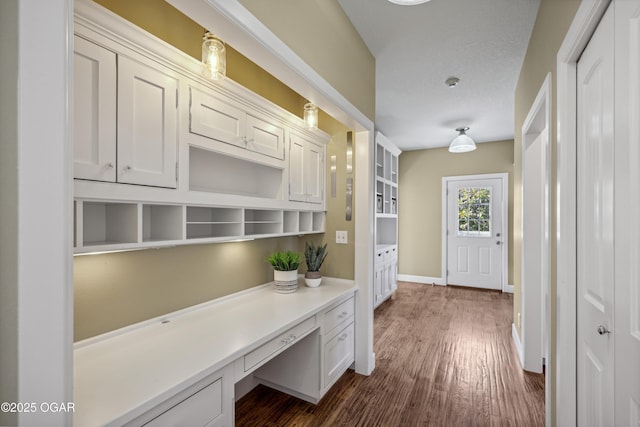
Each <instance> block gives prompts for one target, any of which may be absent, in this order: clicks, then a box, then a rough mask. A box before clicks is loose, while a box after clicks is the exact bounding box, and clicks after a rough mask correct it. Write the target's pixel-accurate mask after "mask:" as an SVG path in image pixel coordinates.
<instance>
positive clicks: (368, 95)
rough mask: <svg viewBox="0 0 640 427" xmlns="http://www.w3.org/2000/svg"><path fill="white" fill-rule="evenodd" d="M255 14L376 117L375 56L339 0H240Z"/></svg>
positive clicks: (333, 83)
mask: <svg viewBox="0 0 640 427" xmlns="http://www.w3.org/2000/svg"><path fill="white" fill-rule="evenodd" d="M240 3H242V5H243V6H245V7H246V8H247V9H248V10H249V11H250V12H251V13H252V14H253V15H254V16H256V17H257V18H258V19H259V20H260V21H261V22H262V23H264V24H265V25H266V26H267V27H268V28H269V29H270V30H271V31H272V32H273V33H274V34H275V35H276V36H278V38H280V39H281V40H282V41H283V42H284V43H286V44H287V45H288V46H289V47H290V48H291V49H292V50H293V51H294V52H295V53H296V54H298V56H300V58H302V59H303V60H304V61H305V62H306V63H307V64H309V65H310V66H311V67H312V68H313V69H314V70H316V72H318V74H320V75H321V76H322V77H323V78H324V79H325V80H326V81H328V82H329V84H331V85H332V86H333V87H334V88H336V89H337V90H338V91H339V92H340V93H341V94H342V95H344V97H345V98H347V99H348V100H349V101H350V102H351V103H352V104H353V105H354V106H355V107H356V108H358V109H359V110H360V111H361V112H362V113H363V114H365V115H366V116H367V117H368V118H369V119H370V120H372V121H374V120H375V58H374V57H373V56H372V55H371V53H370V52H369V49H368V48H367V46H366V45H365V43H364V41H362V38H361V37H360V35H359V34H358V33H357V32H356V30H355V28H354V27H353V25H352V24H351V21H349V18H348V17H347V16H346V14H345V13H344V11H343V10H342V8H341V7H340V5H339V4H338V1H337V0H321V1H291V0H269V1H264V0H240Z"/></svg>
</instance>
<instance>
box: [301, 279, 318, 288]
mask: <svg viewBox="0 0 640 427" xmlns="http://www.w3.org/2000/svg"><path fill="white" fill-rule="evenodd" d="M320 282H322V277H319V278H317V279H309V278H307V277H305V278H304V283H306V284H307V286H308V287H310V288H317V287H318V286H320Z"/></svg>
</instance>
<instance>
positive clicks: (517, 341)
mask: <svg viewBox="0 0 640 427" xmlns="http://www.w3.org/2000/svg"><path fill="white" fill-rule="evenodd" d="M511 336H512V337H513V342H514V344H515V345H516V350H518V356H519V358H520V367H521V368H523V369H524V348H522V343H521V342H520V337H519V336H518V331H517V330H516V324H515V323H512V324H511Z"/></svg>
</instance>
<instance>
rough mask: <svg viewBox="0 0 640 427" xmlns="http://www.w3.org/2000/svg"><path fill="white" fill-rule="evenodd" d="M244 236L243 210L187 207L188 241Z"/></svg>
mask: <svg viewBox="0 0 640 427" xmlns="http://www.w3.org/2000/svg"><path fill="white" fill-rule="evenodd" d="M236 236H242V209H235V208H217V207H202V206H187V239H203V238H220V237H236Z"/></svg>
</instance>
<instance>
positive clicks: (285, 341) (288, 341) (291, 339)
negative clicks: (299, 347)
mask: <svg viewBox="0 0 640 427" xmlns="http://www.w3.org/2000/svg"><path fill="white" fill-rule="evenodd" d="M296 338H298V337H296V336H295V335H293V334H291V335H289V336H288V337H286V338H283V339H282V340H281V341H280V344H282V345H287V344H291V343H292V342H294V341H295V340H296Z"/></svg>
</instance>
